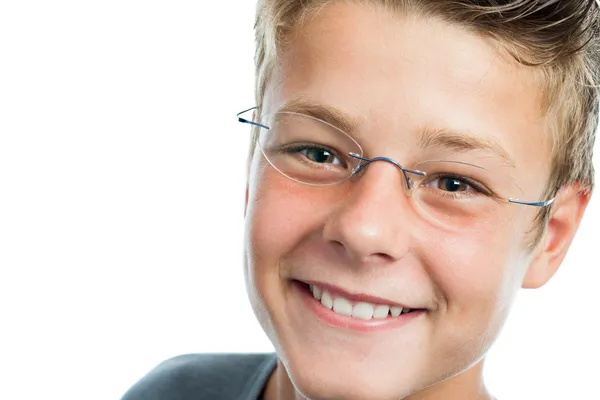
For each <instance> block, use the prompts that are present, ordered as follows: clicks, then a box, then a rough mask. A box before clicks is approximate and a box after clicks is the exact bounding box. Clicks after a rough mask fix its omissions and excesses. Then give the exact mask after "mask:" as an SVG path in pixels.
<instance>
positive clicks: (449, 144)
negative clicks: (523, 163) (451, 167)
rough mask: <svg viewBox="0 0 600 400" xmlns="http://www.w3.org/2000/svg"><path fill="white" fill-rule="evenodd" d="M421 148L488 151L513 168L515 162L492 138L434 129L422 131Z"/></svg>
mask: <svg viewBox="0 0 600 400" xmlns="http://www.w3.org/2000/svg"><path fill="white" fill-rule="evenodd" d="M419 145H420V147H421V148H432V147H433V148H442V149H450V150H454V151H457V152H469V151H478V150H480V151H488V152H492V153H495V154H496V155H497V156H499V157H500V158H501V159H502V160H503V161H504V163H505V164H506V165H507V166H509V167H512V168H515V166H516V164H515V160H514V159H513V158H512V157H511V156H510V154H508V152H507V151H506V150H505V149H504V147H502V145H501V144H500V143H499V142H498V141H496V140H495V139H493V138H488V137H477V136H473V135H471V134H468V133H461V132H455V131H450V130H447V129H436V130H426V131H423V132H422V134H421V135H420V138H419Z"/></svg>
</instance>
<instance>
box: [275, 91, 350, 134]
mask: <svg viewBox="0 0 600 400" xmlns="http://www.w3.org/2000/svg"><path fill="white" fill-rule="evenodd" d="M278 112H289V113H298V114H304V115H308V116H310V117H313V118H317V119H320V120H321V121H325V122H327V123H328V124H330V125H333V126H334V127H336V128H338V129H340V130H342V131H344V132H345V133H346V134H348V135H349V136H351V137H353V138H355V137H356V136H355V134H356V132H358V130H359V129H358V126H359V124H358V122H357V121H356V120H354V119H353V118H351V117H350V116H349V115H347V114H346V113H345V112H343V111H342V110H340V109H338V108H336V107H333V106H329V105H324V104H320V103H318V102H314V101H309V100H307V99H305V98H301V97H296V98H294V99H292V100H290V101H288V102H287V103H285V104H284V105H283V106H282V107H281V108H280V109H279V110H278Z"/></svg>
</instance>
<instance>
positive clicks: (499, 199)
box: [237, 107, 554, 226]
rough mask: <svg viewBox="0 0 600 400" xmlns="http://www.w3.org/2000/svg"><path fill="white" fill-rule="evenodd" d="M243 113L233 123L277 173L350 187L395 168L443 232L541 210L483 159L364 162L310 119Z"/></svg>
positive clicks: (332, 129)
mask: <svg viewBox="0 0 600 400" xmlns="http://www.w3.org/2000/svg"><path fill="white" fill-rule="evenodd" d="M254 110H256V107H252V108H249V109H247V110H244V111H241V112H240V113H238V114H237V117H238V121H239V122H241V123H244V124H250V125H252V126H254V127H255V129H256V131H255V139H256V144H257V145H258V147H259V148H260V150H261V152H262V154H263V155H264V157H265V159H266V160H267V161H268V162H269V164H271V166H272V167H273V168H275V169H276V170H277V171H279V173H281V174H282V175H284V176H286V177H287V178H289V179H291V180H293V181H296V182H298V183H301V184H305V185H312V186H333V185H338V184H342V183H343V182H347V181H352V179H350V178H352V177H357V176H358V175H359V174H360V173H361V172H363V171H364V170H365V169H366V168H367V167H368V166H369V165H370V164H372V163H374V162H378V161H382V162H389V163H391V164H393V165H395V166H396V167H397V168H398V169H399V170H400V171H402V174H403V178H404V179H403V180H404V182H405V189H406V192H407V194H408V195H409V196H410V198H411V200H412V201H413V202H414V204H415V206H416V208H417V209H419V210H420V211H422V212H423V215H424V216H426V217H429V218H432V219H433V220H434V221H436V222H441V223H443V224H444V225H447V226H456V224H461V225H463V226H464V225H465V224H469V225H472V224H480V223H488V224H494V223H501V222H502V221H503V218H505V217H506V216H505V215H504V214H502V209H503V208H504V205H506V204H520V205H525V206H532V207H546V206H549V205H551V204H552V203H553V201H554V198H552V199H550V200H545V201H534V202H531V201H522V200H520V199H519V198H520V197H522V196H523V191H522V190H521V189H520V188H519V186H518V185H517V184H516V181H515V179H513V178H512V176H511V174H510V172H509V171H507V167H506V166H502V165H500V164H501V163H498V162H494V161H490V157H489V156H481V155H479V156H477V155H465V154H462V153H460V154H456V155H455V156H454V155H453V157H452V160H447V159H439V160H438V159H435V160H425V161H419V162H416V163H414V164H413V165H411V168H405V167H404V166H402V165H401V164H400V163H398V162H397V161H395V160H393V159H391V158H388V157H375V158H367V157H365V156H364V153H363V149H362V147H361V146H360V145H359V144H358V143H357V142H356V140H355V139H354V138H353V137H352V136H350V135H349V134H347V133H346V132H344V131H343V130H341V129H339V128H337V127H336V126H333V125H331V124H329V123H328V122H325V121H322V120H320V119H318V118H315V117H312V116H310V115H305V114H299V113H295V112H277V113H274V114H270V115H263V116H260V118H257V119H256V120H254V119H253V117H252V116H250V115H249V114H250V112H251V111H254Z"/></svg>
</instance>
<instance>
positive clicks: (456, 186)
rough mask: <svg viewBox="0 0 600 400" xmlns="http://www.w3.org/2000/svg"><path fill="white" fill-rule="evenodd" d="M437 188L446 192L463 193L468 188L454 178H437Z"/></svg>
mask: <svg viewBox="0 0 600 400" xmlns="http://www.w3.org/2000/svg"><path fill="white" fill-rule="evenodd" d="M437 187H438V189H441V190H445V191H447V192H464V191H466V190H469V188H470V186H469V185H468V184H466V183H464V182H463V181H461V180H460V179H456V178H439V179H438V184H437Z"/></svg>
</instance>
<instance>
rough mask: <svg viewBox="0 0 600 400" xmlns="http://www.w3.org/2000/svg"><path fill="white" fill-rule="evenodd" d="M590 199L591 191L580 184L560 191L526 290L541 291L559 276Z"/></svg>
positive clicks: (532, 264) (530, 272)
mask: <svg viewBox="0 0 600 400" xmlns="http://www.w3.org/2000/svg"><path fill="white" fill-rule="evenodd" d="M590 196H591V192H590V190H589V189H586V188H584V187H583V186H581V185H579V184H574V185H569V186H564V187H562V188H561V189H560V191H559V192H558V194H557V196H556V199H555V200H554V204H553V205H552V211H551V215H550V219H549V221H548V227H547V229H546V233H545V235H544V236H543V238H542V239H541V241H540V243H539V244H538V246H537V247H538V251H537V254H536V256H535V258H534V259H533V261H532V263H531V265H530V266H529V269H528V270H527V273H526V274H525V278H524V279H523V285H522V287H523V288H526V289H535V288H539V287H541V286H543V285H544V284H546V282H548V281H549V280H550V278H551V277H552V276H553V275H554V274H555V273H556V271H557V270H558V267H559V266H560V264H561V263H562V261H563V260H564V258H565V256H566V254H567V250H568V249H569V246H570V245H571V242H572V241H573V238H574V237H575V233H576V232H577V229H578V228H579V223H580V222H581V218H582V217H583V213H584V211H585V209H586V207H587V205H588V203H589V201H590Z"/></svg>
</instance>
